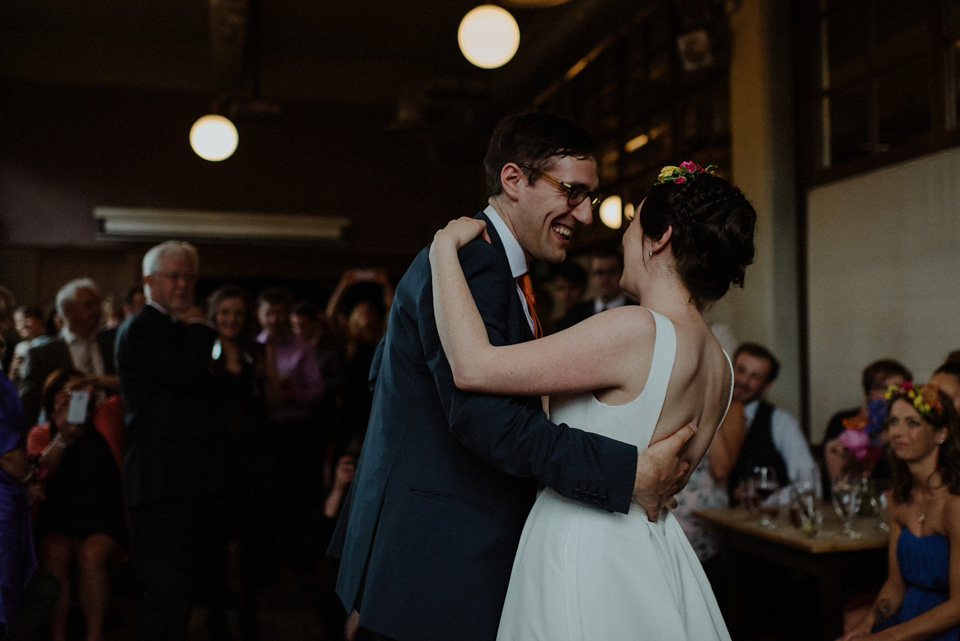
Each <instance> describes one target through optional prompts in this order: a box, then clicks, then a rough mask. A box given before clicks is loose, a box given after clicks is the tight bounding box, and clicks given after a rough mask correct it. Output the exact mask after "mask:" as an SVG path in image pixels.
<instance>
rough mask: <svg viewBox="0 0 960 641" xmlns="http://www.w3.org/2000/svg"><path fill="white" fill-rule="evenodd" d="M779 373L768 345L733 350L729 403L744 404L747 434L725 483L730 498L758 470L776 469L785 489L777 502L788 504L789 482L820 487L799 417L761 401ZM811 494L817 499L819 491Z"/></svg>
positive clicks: (776, 361)
mask: <svg viewBox="0 0 960 641" xmlns="http://www.w3.org/2000/svg"><path fill="white" fill-rule="evenodd" d="M779 373H780V361H778V360H777V358H776V356H774V355H773V353H772V352H771V351H770V350H768V349H767V348H766V347H763V346H762V345H757V344H756V343H744V344H742V345H740V347H738V348H737V351H736V353H735V354H734V357H733V400H735V401H738V402H740V403H742V404H743V406H744V409H743V413H744V416H745V417H746V421H747V435H746V437H745V439H744V442H743V447H742V449H741V450H740V456H739V458H738V459H737V464H736V466H735V467H734V470H733V472H732V473H731V474H730V479H729V481H728V489H729V491H730V494H731V497H732V498H734V499H738V498H739V497H738V496H736V493H737V488H738V486H739V485H740V483H741V482H742V481H744V480H746V479H747V478H749V477H750V476H751V475H752V474H753V469H754V468H755V467H758V466H766V467H772V468H773V469H774V470H776V474H777V481H778V483H779V484H780V486H781V488H783V489H782V490H781V492H780V494H779V498H780V502H781V503H786V502H787V501H788V499H789V497H790V493H789V488H788V486H789V485H790V484H791V483H797V482H800V481H802V480H806V479H809V480H811V481H812V482H813V483H814V484H815V485H817V486H819V485H820V470H819V468H818V467H817V463H816V461H814V460H813V455H812V454H811V453H810V447H809V445H807V439H806V438H805V437H804V435H803V432H801V431H800V424H799V423H797V419H796V418H794V417H793V416H792V415H791V414H790V413H789V412H787V411H785V410H782V409H780V408H777V407H774V406H773V405H772V404H770V403H768V402H767V401H765V400H763V395H764V393H765V392H766V391H767V390H768V389H769V388H770V386H771V385H773V382H774V381H775V380H776V378H777V374H779ZM815 491H816V493H817V495H818V496H819V495H820V490H819V488H816V489H815Z"/></svg>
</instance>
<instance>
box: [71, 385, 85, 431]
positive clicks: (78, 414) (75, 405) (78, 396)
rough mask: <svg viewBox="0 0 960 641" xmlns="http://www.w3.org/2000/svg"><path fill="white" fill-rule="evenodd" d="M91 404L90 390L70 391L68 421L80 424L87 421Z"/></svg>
mask: <svg viewBox="0 0 960 641" xmlns="http://www.w3.org/2000/svg"><path fill="white" fill-rule="evenodd" d="M89 404H90V392H88V391H86V390H79V389H78V390H73V391H72V392H70V405H69V406H68V407H67V423H71V424H73V425H80V424H82V423H86V422H87V405H89Z"/></svg>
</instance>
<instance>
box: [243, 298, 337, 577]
mask: <svg viewBox="0 0 960 641" xmlns="http://www.w3.org/2000/svg"><path fill="white" fill-rule="evenodd" d="M291 304H292V299H291V296H290V293H289V292H288V291H286V290H284V289H282V288H278V287H271V288H268V289H266V290H264V291H263V292H261V293H260V296H259V299H258V302H257V319H258V320H259V321H260V325H261V327H262V328H263V331H261V332H260V334H259V335H258V336H257V342H259V343H260V344H262V345H263V346H264V350H266V351H265V353H266V359H267V367H268V368H274V369H275V371H276V373H277V379H276V380H277V394H276V397H277V402H276V403H273V404H271V407H270V408H269V410H268V413H267V418H268V419H269V430H270V433H271V447H272V448H273V452H274V454H275V456H276V458H277V464H278V466H279V474H280V478H279V480H278V488H277V490H278V491H277V494H276V496H275V500H276V501H277V502H278V515H279V516H280V517H281V520H280V523H279V524H278V525H279V528H280V533H281V536H282V538H281V544H282V545H281V547H282V550H281V551H282V552H283V553H285V554H287V558H288V559H289V560H290V561H291V562H292V563H293V565H294V568H295V569H296V570H298V571H301V574H302V576H305V575H306V574H308V573H310V572H311V571H312V570H311V568H310V566H311V565H313V564H314V561H315V558H314V557H315V556H316V554H314V553H313V552H312V551H311V546H310V543H309V542H308V536H307V534H306V528H307V527H308V526H309V525H310V524H311V523H313V522H314V520H315V516H316V512H317V509H318V508H317V506H316V497H317V495H318V494H319V493H320V491H321V485H322V468H321V467H320V466H319V465H317V461H318V459H319V458H320V452H321V447H322V445H321V444H322V437H321V433H320V429H321V426H320V425H319V422H318V418H317V410H318V408H319V405H320V401H321V399H322V398H323V391H324V385H323V375H322V374H321V373H320V364H319V363H318V362H317V359H316V356H315V354H314V351H313V348H312V347H311V346H310V345H309V344H308V343H305V342H304V341H301V340H300V339H299V338H297V337H296V336H295V335H294V334H293V330H292V328H291V327H290V307H291Z"/></svg>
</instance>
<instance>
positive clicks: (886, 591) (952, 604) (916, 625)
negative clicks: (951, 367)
mask: <svg viewBox="0 0 960 641" xmlns="http://www.w3.org/2000/svg"><path fill="white" fill-rule="evenodd" d="M886 400H887V403H888V408H887V424H886V429H887V431H888V433H889V436H890V451H891V464H892V467H893V508H892V509H891V511H890V551H889V554H888V556H889V565H890V567H889V571H888V576H887V580H886V582H885V583H884V584H883V587H881V588H880V593H879V594H878V595H877V599H876V602H875V603H874V604H873V608H872V610H871V612H870V613H869V614H867V616H866V617H864V619H863V620H862V621H861V622H860V623H859V624H857V626H856V627H854V629H853V630H852V631H851V632H849V633H848V634H847V635H845V636H844V637H843V641H853V640H854V639H857V640H868V639H869V640H870V641H897V640H901V639H933V640H935V641H948V640H952V641H956V639H958V638H960V555H958V554H951V553H950V548H951V545H954V546H956V544H957V542H958V541H960V420H958V418H957V412H956V410H955V409H954V407H953V405H952V404H951V402H950V400H949V399H948V398H947V397H946V396H944V395H943V394H942V393H941V392H939V391H938V390H937V389H936V388H934V387H933V386H932V385H924V386H922V387H914V386H913V384H912V383H909V382H907V383H903V384H902V385H900V386H899V387H891V388H890V389H889V390H888V391H887V394H886Z"/></svg>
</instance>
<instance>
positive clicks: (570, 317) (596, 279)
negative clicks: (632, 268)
mask: <svg viewBox="0 0 960 641" xmlns="http://www.w3.org/2000/svg"><path fill="white" fill-rule="evenodd" d="M621 276H623V255H622V254H621V253H620V252H618V251H615V250H613V249H607V250H603V251H599V252H596V253H594V254H593V256H591V257H590V284H591V285H592V287H593V289H594V291H595V292H596V293H597V295H596V296H594V297H593V298H591V299H590V300H586V301H583V302H582V303H580V304H578V305H574V306H573V307H571V308H570V309H569V310H567V312H566V313H565V314H564V315H563V317H562V318H560V320H558V321H557V331H558V332H559V331H560V330H563V329H566V328H568V327H570V326H571V325H576V324H577V323H579V322H580V321H582V320H586V319H588V318H590V317H591V316H593V315H594V314H599V313H600V312H602V311H605V310H608V309H614V308H615V307H623V306H624V305H632V304H634V303H633V302H632V301H630V300H629V299H627V297H626V296H625V295H624V294H623V291H622V290H621V289H620V277H621Z"/></svg>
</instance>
